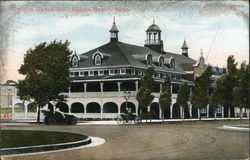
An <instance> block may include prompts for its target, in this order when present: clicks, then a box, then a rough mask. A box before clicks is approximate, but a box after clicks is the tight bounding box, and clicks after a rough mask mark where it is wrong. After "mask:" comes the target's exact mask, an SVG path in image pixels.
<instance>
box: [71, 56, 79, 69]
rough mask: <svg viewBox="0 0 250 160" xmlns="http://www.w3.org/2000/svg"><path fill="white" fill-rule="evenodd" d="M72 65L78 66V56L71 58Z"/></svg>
mask: <svg viewBox="0 0 250 160" xmlns="http://www.w3.org/2000/svg"><path fill="white" fill-rule="evenodd" d="M72 66H73V67H77V66H78V58H77V57H74V58H73V60H72Z"/></svg>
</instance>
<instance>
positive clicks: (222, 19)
mask: <svg viewBox="0 0 250 160" xmlns="http://www.w3.org/2000/svg"><path fill="white" fill-rule="evenodd" d="M0 9H1V17H0V20H1V24H0V33H1V48H0V49H1V50H0V58H1V59H0V60H1V61H0V67H1V68H0V69H1V70H0V71H1V72H0V75H1V78H0V83H3V82H5V81H6V80H9V79H11V80H15V81H17V80H18V79H22V78H24V77H23V76H22V75H20V74H19V73H18V69H19V68H20V66H21V64H22V63H23V58H24V55H25V53H26V51H27V50H28V49H29V48H34V47H35V46H36V45H37V44H39V43H41V42H50V41H53V40H55V39H57V40H62V41H65V40H69V41H70V42H71V44H70V49H71V50H73V51H76V52H77V53H78V54H81V53H84V52H86V51H88V50H91V49H94V48H96V47H98V46H100V45H103V44H105V43H107V42H109V39H110V33H109V30H110V28H111V26H112V23H113V17H115V21H116V25H117V27H118V29H119V31H120V32H119V41H121V42H125V43H130V44H135V45H139V46H143V45H144V41H145V40H146V30H147V28H148V27H149V26H150V25H151V24H152V23H153V19H155V23H156V24H157V25H158V26H159V27H160V29H161V30H162V32H161V37H162V40H163V43H164V50H165V51H168V52H173V53H177V54H181V46H182V44H183V41H184V39H186V42H187V45H188V47H189V57H191V58H193V59H195V60H197V59H198V58H199V56H200V52H201V49H202V51H203V55H204V57H205V58H207V59H206V63H207V64H211V65H214V66H216V65H217V66H219V67H225V66H226V61H227V57H228V56H229V55H234V56H235V59H236V61H237V62H239V63H241V62H242V61H244V60H246V61H247V63H248V62H249V30H248V26H249V20H248V19H249V5H248V2H244V1H219V2H218V1H216V2H211V1H207V2H206V1H205V2H200V1H169V2H164V1H132V2H129V1H125V2H117V1H109V2H104V1H102V2H98V1H95V2H88V1H83V2H79V1H77V2H73V1H68V2H67V1H66V2H59V1H57V2H56V1H54V2H32V1H29V2H18V1H12V2H11V1H8V2H1V8H0Z"/></svg>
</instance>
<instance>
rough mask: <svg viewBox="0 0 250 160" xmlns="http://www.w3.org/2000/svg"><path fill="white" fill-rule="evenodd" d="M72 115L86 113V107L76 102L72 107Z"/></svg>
mask: <svg viewBox="0 0 250 160" xmlns="http://www.w3.org/2000/svg"><path fill="white" fill-rule="evenodd" d="M71 113H84V105H83V104H82V103H80V102H75V103H73V104H72V105H71Z"/></svg>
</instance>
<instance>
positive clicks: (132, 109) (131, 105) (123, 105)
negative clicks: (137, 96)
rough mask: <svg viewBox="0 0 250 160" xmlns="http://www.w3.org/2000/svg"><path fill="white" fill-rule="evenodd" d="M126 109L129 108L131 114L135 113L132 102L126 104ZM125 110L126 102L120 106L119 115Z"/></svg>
mask: <svg viewBox="0 0 250 160" xmlns="http://www.w3.org/2000/svg"><path fill="white" fill-rule="evenodd" d="M128 108H131V111H132V113H135V104H134V103H132V102H128ZM125 110H126V102H123V103H122V104H121V113H125Z"/></svg>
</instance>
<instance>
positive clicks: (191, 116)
mask: <svg viewBox="0 0 250 160" xmlns="http://www.w3.org/2000/svg"><path fill="white" fill-rule="evenodd" d="M192 107H193V105H192V104H191V103H189V114H190V118H193V115H192Z"/></svg>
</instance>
